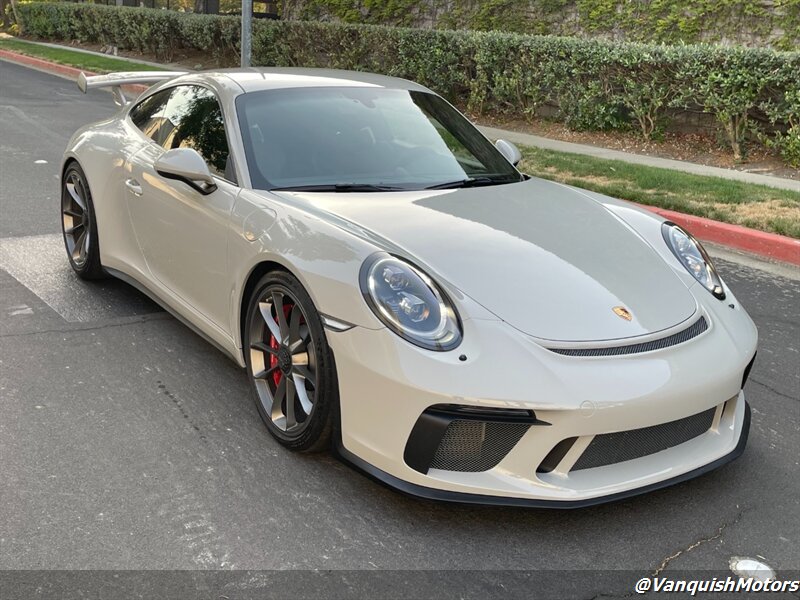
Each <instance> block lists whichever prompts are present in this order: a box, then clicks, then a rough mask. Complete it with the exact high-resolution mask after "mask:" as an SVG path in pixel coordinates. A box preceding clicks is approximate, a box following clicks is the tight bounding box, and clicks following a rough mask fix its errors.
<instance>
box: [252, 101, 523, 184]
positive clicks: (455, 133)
mask: <svg viewBox="0 0 800 600" xmlns="http://www.w3.org/2000/svg"><path fill="white" fill-rule="evenodd" d="M236 107H237V111H238V115H239V125H240V128H241V131H242V138H243V141H244V148H245V154H246V156H247V163H248V167H249V170H250V178H251V180H252V183H253V187H254V188H256V189H265V190H270V189H287V188H289V189H292V188H293V189H308V190H312V191H313V190H327V189H328V188H331V189H335V191H370V189H372V190H373V191H377V190H380V191H386V190H390V191H391V190H395V189H398V190H401V189H402V190H409V189H424V188H428V187H437V186H439V187H442V186H448V185H450V184H454V185H457V184H459V183H464V184H465V185H468V184H476V183H480V184H485V185H491V184H493V183H498V184H499V183H511V182H515V181H520V180H521V178H522V176H521V175H520V173H519V172H518V171H517V170H516V169H515V168H514V167H512V166H511V164H510V163H509V162H508V161H507V160H506V159H505V158H504V157H503V155H502V154H500V152H499V151H498V150H497V149H496V148H495V147H494V146H493V145H492V144H491V143H490V142H489V141H488V140H487V139H486V138H485V137H483V135H481V133H480V132H479V131H478V130H477V129H476V128H475V127H474V126H473V125H472V124H471V123H470V122H469V121H468V120H467V119H466V118H465V117H464V116H462V115H461V114H460V113H459V112H458V111H457V110H455V109H454V108H453V107H452V106H450V105H449V104H448V103H447V102H445V101H444V100H443V99H441V98H440V97H438V96H436V95H434V94H429V93H425V92H417V91H408V90H392V89H384V88H372V87H363V88H361V87H346V88H339V87H330V88H300V89H285V90H267V91H263V92H254V93H248V94H242V95H241V96H239V97H238V98H237V100H236Z"/></svg>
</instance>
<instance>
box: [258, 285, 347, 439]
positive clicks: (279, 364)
mask: <svg viewBox="0 0 800 600" xmlns="http://www.w3.org/2000/svg"><path fill="white" fill-rule="evenodd" d="M278 310H280V311H281V313H282V316H283V318H282V319H281V318H279V316H278ZM244 353H245V359H246V363H247V377H248V380H249V382H250V391H251V394H252V395H253V399H254V401H255V404H256V407H257V408H258V412H259V414H260V415H261V418H262V419H263V421H264V423H265V425H266V426H267V429H268V430H269V432H270V433H271V434H272V435H273V437H274V438H275V439H276V440H278V442H280V443H281V444H282V445H283V446H285V447H286V448H289V449H290V450H294V451H297V452H319V451H322V450H325V449H327V448H329V447H330V445H331V436H332V433H333V429H334V426H335V425H337V424H338V418H339V417H338V415H339V392H338V383H337V379H336V367H335V363H334V360H333V354H332V352H331V350H330V348H329V347H328V342H327V339H326V337H325V330H324V328H323V325H322V319H321V318H320V316H319V313H318V312H317V310H316V308H314V304H313V303H312V301H311V298H310V297H309V295H308V293H307V292H306V291H305V289H304V288H303V286H302V285H301V284H300V282H299V281H298V280H297V279H296V278H295V277H293V276H292V275H290V274H289V273H286V272H284V271H272V272H270V273H267V274H266V275H265V276H264V277H262V278H261V279H260V280H259V282H258V283H257V284H256V286H255V289H254V291H253V293H252V295H251V296H250V299H249V302H248V308H247V317H246V321H245V328H244Z"/></svg>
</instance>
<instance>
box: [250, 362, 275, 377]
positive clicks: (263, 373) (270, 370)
mask: <svg viewBox="0 0 800 600" xmlns="http://www.w3.org/2000/svg"><path fill="white" fill-rule="evenodd" d="M277 370H278V366H277V365H275V366H274V367H269V368H268V369H263V370H262V371H259V372H258V373H253V378H254V379H266V378H267V377H269V375H270V374H272V373H274V372H275V371H277Z"/></svg>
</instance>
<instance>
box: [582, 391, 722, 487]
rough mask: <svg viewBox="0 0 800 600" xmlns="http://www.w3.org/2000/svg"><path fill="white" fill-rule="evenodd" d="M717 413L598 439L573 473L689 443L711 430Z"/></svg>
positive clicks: (703, 413) (705, 412) (607, 434)
mask: <svg viewBox="0 0 800 600" xmlns="http://www.w3.org/2000/svg"><path fill="white" fill-rule="evenodd" d="M716 410H717V409H716V407H714V408H709V409H708V410H706V411H704V412H701V413H698V414H696V415H692V416H691V417H686V418H685V419H679V420H677V421H671V422H669V423H662V424H661V425H653V426H652V427H644V428H642V429H631V430H630V431H620V432H618V433H605V434H601V435H596V436H595V437H594V438H593V439H592V441H591V443H590V444H589V446H587V448H586V450H584V452H583V454H581V457H580V458H579V459H578V461H577V462H576V463H575V466H573V467H572V470H573V471H580V470H581V469H593V468H595V467H605V466H607V465H613V464H616V463H620V462H624V461H626V460H633V459H635V458H641V457H643V456H648V455H650V454H655V453H656V452H661V451H662V450H666V449H668V448H673V447H674V446H678V445H679V444H683V443H685V442H688V441H689V440H692V439H694V438H696V437H698V436H700V435H703V434H704V433H705V432H706V431H708V430H709V429H710V428H711V424H712V423H713V422H714V413H715V412H716Z"/></svg>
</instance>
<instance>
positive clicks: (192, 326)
mask: <svg viewBox="0 0 800 600" xmlns="http://www.w3.org/2000/svg"><path fill="white" fill-rule="evenodd" d="M103 269H104V270H105V271H106V272H107V273H108V274H109V275H111V276H112V277H115V278H117V279H119V280H121V281H124V282H125V283H127V284H128V285H130V286H131V287H134V288H136V289H137V290H138V291H140V292H141V293H142V294H144V295H145V296H147V297H148V298H150V299H151V300H152V301H153V302H155V303H156V304H158V305H159V306H161V307H162V308H163V309H164V310H166V311H167V312H168V313H169V314H171V315H172V316H173V317H175V318H176V319H177V320H178V321H180V322H181V323H183V324H184V325H185V326H186V327H188V328H189V329H191V330H192V331H193V332H194V333H196V334H197V335H199V336H200V337H201V338H203V339H204V340H205V341H206V342H208V343H209V344H211V345H212V346H214V347H215V348H216V349H217V350H219V351H220V352H222V353H223V354H224V355H225V356H227V357H228V358H230V359H231V360H232V361H233V362H234V363H236V366H237V367H239V368H240V369H243V368H244V367H242V365H240V364H239V358H238V357H237V356H236V355H235V354H233V353H232V352H231V351H230V350H228V349H227V348H225V346H223V345H222V344H220V343H219V342H217V341H216V340H214V339H212V338H211V337H210V336H208V335H207V334H205V333H203V331H201V330H200V329H199V328H198V327H197V326H196V325H195V324H194V323H192V322H191V321H189V320H188V319H186V317H184V316H183V315H181V314H180V313H178V311H177V310H175V309H174V308H172V306H170V304H169V303H168V302H167V301H166V300H164V299H163V298H161V297H160V296H159V295H158V294H156V293H155V292H154V291H152V290H151V289H150V288H149V287H147V286H146V285H145V284H143V283H141V282H140V281H139V280H138V279H135V278H133V277H131V276H130V275H128V274H127V273H123V272H122V271H119V270H117V269H112V268H110V267H103Z"/></svg>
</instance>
